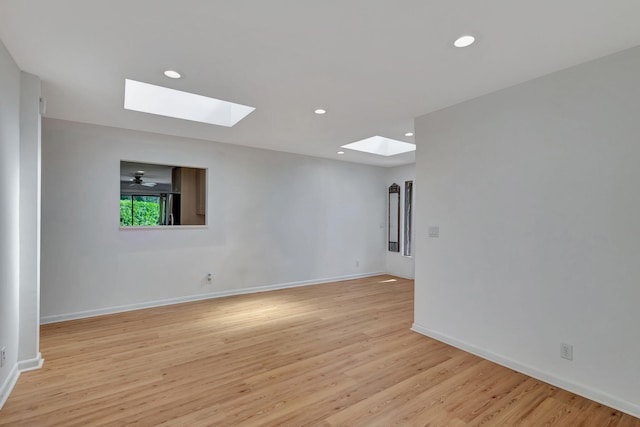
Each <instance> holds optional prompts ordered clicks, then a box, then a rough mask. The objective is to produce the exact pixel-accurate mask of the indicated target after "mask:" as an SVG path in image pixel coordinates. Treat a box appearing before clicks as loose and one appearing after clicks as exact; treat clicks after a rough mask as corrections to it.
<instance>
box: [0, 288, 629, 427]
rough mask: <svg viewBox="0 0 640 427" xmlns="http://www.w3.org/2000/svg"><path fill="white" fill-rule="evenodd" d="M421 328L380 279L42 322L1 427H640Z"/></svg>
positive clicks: (406, 299)
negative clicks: (36, 352)
mask: <svg viewBox="0 0 640 427" xmlns="http://www.w3.org/2000/svg"><path fill="white" fill-rule="evenodd" d="M412 322H413V282H412V281H410V280H406V279H399V278H394V277H391V276H378V277H370V278H364V279H357V280H350V281H344V282H335V283H329V284H323V285H315V286H305V287H300V288H292V289H285V290H279V291H271V292H263V293H256V294H249V295H240V296H234V297H228V298H220V299H213V300H206V301H198V302H193V303H186V304H179V305H173V306H166V307H158V308H152V309H146V310H139V311H134V312H128V313H119V314H114V315H108V316H101V317H95V318H90V319H80V320H74V321H70V322H63V323H58V324H52V325H46V326H43V327H42V328H41V341H40V342H41V351H42V353H43V356H44V358H45V360H46V361H45V365H44V367H43V368H42V369H40V370H37V371H33V372H26V373H24V374H22V375H21V376H20V379H19V381H18V383H17V385H16V387H15V389H14V391H13V393H12V395H11V396H10V397H9V399H8V401H7V403H6V404H5V407H4V408H3V409H2V410H1V411H0V426H8V425H11V426H14V425H15V426H22V425H24V426H87V425H91V426H121V425H140V426H181V425H188V426H210V425H217V426H236V425H239V426H275V425H282V426H358V425H363V426H385V427H386V426H392V425H403V426H413V425H416V426H418V425H419V426H479V425H482V426H505V425H509V426H510V425H536V426H537V425H550V426H552V425H555V426H580V425H584V426H598V427H600V426H611V427H623V426H624V427H633V426H638V427H640V420H639V419H637V418H634V417H631V416H629V415H625V414H622V413H620V412H619V411H615V410H613V409H611V408H607V407H605V406H603V405H600V404H597V403H595V402H591V401H589V400H587V399H584V398H582V397H579V396H576V395H574V394H572V393H569V392H567V391H564V390H560V389H557V388H556V387H553V386H550V385H548V384H545V383H543V382H541V381H538V380H535V379H532V378H529V377H527V376H525V375H523V374H519V373H517V372H514V371H512V370H509V369H507V368H504V367H501V366H498V365H496V364H494V363H491V362H489V361H486V360H483V359H481V358H478V357H476V356H473V355H471V354H469V353H465V352H463V351H461V350H458V349H455V348H453V347H450V346H448V345H446V344H443V343H441V342H438V341H435V340H433V339H430V338H427V337H424V336H422V335H419V334H417V333H415V332H412V331H411V330H410V329H409V328H410V327H411V324H412Z"/></svg>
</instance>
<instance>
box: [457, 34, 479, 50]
mask: <svg viewBox="0 0 640 427" xmlns="http://www.w3.org/2000/svg"><path fill="white" fill-rule="evenodd" d="M475 41H476V38H475V37H473V36H472V35H469V34H466V35H464V36H460V37H458V38H457V39H456V41H454V42H453V45H454V46H455V47H467V46H471V45H472V44H473V42H475Z"/></svg>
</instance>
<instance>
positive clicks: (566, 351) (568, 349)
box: [560, 343, 573, 360]
mask: <svg viewBox="0 0 640 427" xmlns="http://www.w3.org/2000/svg"><path fill="white" fill-rule="evenodd" d="M560 357H562V358H563V359H567V360H573V346H572V345H571V344H565V343H562V344H560Z"/></svg>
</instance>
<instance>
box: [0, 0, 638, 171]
mask: <svg viewBox="0 0 640 427" xmlns="http://www.w3.org/2000/svg"><path fill="white" fill-rule="evenodd" d="M639 17H640V1H638V0H535V1H532V0H438V1H436V0H324V1H308V0H288V1H285V0H268V1H267V0H218V1H213V0H179V1H175V0H174V1H166V0H108V1H105V0H55V1H53V0H0V39H2V41H3V42H4V44H5V45H6V46H7V48H8V49H9V51H10V53H11V55H12V56H13V57H14V59H15V60H16V62H17V63H18V66H19V67H20V68H21V69H23V70H24V71H27V72H30V73H33V74H36V75H38V76H40V78H41V79H42V82H43V92H44V96H45V97H46V99H47V113H46V116H47V117H53V118H58V119H65V120H73V121H79V122H87V123H96V124H102V125H107V126H116V127H121V128H128V129H137V130H143V131H150V132H158V133H164V134H169V135H178V136H185V137H193V138H200V139H206V140H212V141H220V142H226V143H231V144H240V145H247V146H252V147H260V148H266V149H272V150H280V151H288V152H293V153H301V154H308V155H312V156H320V157H328V158H339V159H341V160H347V161H355V162H361V163H368V164H376V165H385V166H392V165H398V164H405V163H411V162H413V161H414V159H415V154H414V153H408V154H401V155H398V156H392V157H386V158H385V157H378V156H375V155H371V154H365V153H357V152H352V151H349V150H345V151H346V154H344V155H343V156H339V155H337V154H336V152H337V151H338V149H339V147H340V146H341V145H344V144H346V143H350V142H354V141H356V140H359V139H363V138H367V137H370V136H374V135H380V136H384V137H388V138H395V139H399V140H403V141H407V142H413V139H414V138H413V137H411V138H407V137H405V136H404V133H405V132H408V131H412V130H413V119H414V118H415V117H416V116H420V115H422V114H425V113H428V112H430V111H434V110H437V109H440V108H443V107H446V106H449V105H452V104H455V103H458V102H460V101H463V100H466V99H470V98H473V97H476V96H479V95H482V94H485V93H488V92H491V91H494V90H497V89H500V88H504V87H507V86H511V85H513V84H516V83H520V82H523V81H526V80H529V79H532V78H535V77H538V76H541V75H544V74H548V73H550V72H553V71H556V70H559V69H563V68H566V67H569V66H571V65H575V64H578V63H581V62H585V61H588V60H591V59H595V58H598V57H601V56H604V55H607V54H610V53H613V52H616V51H620V50H623V49H626V48H630V47H634V46H637V45H639V44H640V25H639V24H638V18H639ZM464 33H472V34H474V35H476V37H477V39H478V41H477V43H476V44H475V45H473V46H472V47H470V48H466V49H455V48H453V46H452V43H453V41H454V39H455V38H456V37H457V36H459V35H461V34H464ZM166 69H175V70H178V71H180V72H181V73H182V74H183V76H184V78H182V79H180V80H171V79H168V78H166V77H164V76H163V74H162V72H163V71H164V70H166ZM125 78H130V79H134V80H139V81H144V82H148V83H153V84H158V85H164V86H167V87H172V88H175V89H179V90H184V91H188V92H195V93H198V94H201V95H206V96H210V97H214V98H220V99H224V100H227V101H232V102H236V103H241V104H245V105H250V106H253V107H256V111H254V112H253V113H251V114H250V115H249V116H248V117H247V118H246V119H244V120H242V121H241V122H240V123H238V124H237V125H236V126H235V127H233V128H224V127H219V126H214V125H207V124H202V123H195V122H188V121H181V120H178V119H170V118H164V117H160V116H153V115H148V114H144V113H138V112H133V111H127V110H124V109H123V94H124V80H125ZM319 107H321V108H325V109H326V110H327V111H328V113H327V114H326V115H324V116H318V115H315V114H313V110H314V109H315V108H319ZM421 142H422V143H424V141H421ZM418 150H419V148H418Z"/></svg>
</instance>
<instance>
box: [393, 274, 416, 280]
mask: <svg viewBox="0 0 640 427" xmlns="http://www.w3.org/2000/svg"><path fill="white" fill-rule="evenodd" d="M386 274H388V275H389V276H396V277H399V278H401V279H407V280H414V278H413V277H411V276H405V275H404V274H398V273H386Z"/></svg>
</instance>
